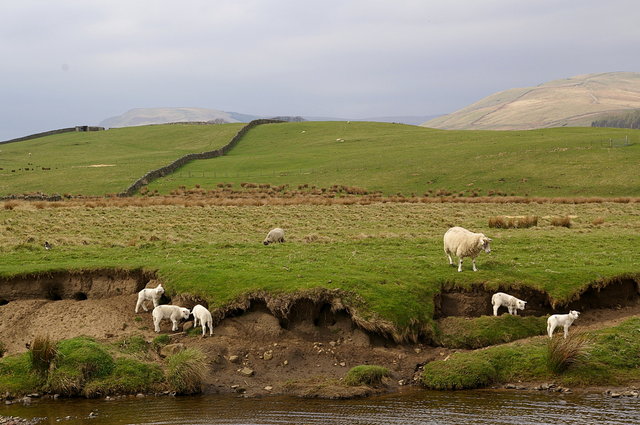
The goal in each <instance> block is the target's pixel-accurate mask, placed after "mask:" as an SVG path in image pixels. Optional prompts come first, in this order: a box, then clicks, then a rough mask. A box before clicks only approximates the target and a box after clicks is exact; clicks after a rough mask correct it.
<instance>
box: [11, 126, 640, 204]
mask: <svg viewBox="0 0 640 425" xmlns="http://www.w3.org/2000/svg"><path fill="white" fill-rule="evenodd" d="M242 126H243V124H222V125H188V124H181V125H153V126H142V127H129V128H122V129H111V130H107V131H100V132H90V133H84V132H73V133H66V134H59V135H54V136H48V137H43V138H39V139H34V140H30V141H24V142H20V143H12V144H8V145H6V146H3V147H2V152H0V196H6V195H10V194H20V193H25V192H35V191H40V192H44V193H48V194H53V193H59V194H64V193H70V194H84V195H104V194H107V193H119V192H121V191H123V190H124V189H125V188H126V187H128V186H129V185H130V184H132V183H133V182H134V181H135V180H137V179H138V178H140V177H142V176H143V175H145V174H146V173H147V172H148V171H151V170H153V169H157V168H159V167H161V166H164V165H167V164H169V163H170V162H173V161H174V160H176V159H178V158H179V157H181V156H183V155H185V154H187V153H193V152H203V151H209V150H214V149H218V148H220V147H222V146H223V145H225V144H226V143H227V142H229V140H230V139H231V138H232V137H233V136H234V135H235V134H236V133H237V132H238V131H239V130H240V128H242ZM620 141H622V143H620ZM639 159H640V131H639V130H627V129H610V128H554V129H542V130H531V131H446V130H435V129H429V128H423V127H418V126H410V125H401V124H387V123H370V122H351V123H347V122H310V121H307V122H300V123H282V124H266V125H261V126H258V127H255V128H253V129H252V130H250V131H249V132H248V133H247V134H246V135H245V136H244V138H243V139H242V140H241V141H240V143H239V144H238V145H237V146H236V147H235V148H233V149H232V150H231V151H230V152H229V153H228V154H227V155H225V156H222V157H219V158H214V159H208V160H197V161H195V162H191V163H189V164H187V165H185V166H184V167H182V168H181V169H179V170H178V171H177V172H175V173H173V174H170V175H168V176H166V177H164V178H163V179H160V180H156V181H154V182H152V183H151V184H150V185H149V189H151V190H156V189H157V190H158V191H159V192H160V193H170V192H171V191H172V190H174V189H176V188H178V187H180V186H186V187H188V188H192V187H194V186H195V185H200V186H201V187H203V188H212V187H216V186H217V185H218V184H219V183H222V182H225V183H232V184H233V185H234V187H236V188H239V187H240V185H241V183H243V182H252V183H270V184H272V185H282V184H288V185H290V186H291V187H295V186H297V185H304V184H308V185H315V186H317V187H324V188H327V187H330V186H332V185H348V186H352V187H354V186H355V187H358V188H363V189H366V190H369V191H380V192H382V193H384V194H385V195H394V194H397V193H398V192H400V193H402V194H404V195H410V194H412V193H414V194H416V195H423V194H425V193H429V194H430V195H431V196H436V195H437V194H438V193H441V194H442V193H455V194H461V195H466V196H475V195H480V196H484V195H490V194H497V195H502V194H506V195H511V194H514V195H520V196H524V195H530V196H605V197H611V196H639V195H640V177H639V176H638V173H637V172H636V168H637V167H636V165H637V163H638V160H639ZM474 194H475V195H474Z"/></svg>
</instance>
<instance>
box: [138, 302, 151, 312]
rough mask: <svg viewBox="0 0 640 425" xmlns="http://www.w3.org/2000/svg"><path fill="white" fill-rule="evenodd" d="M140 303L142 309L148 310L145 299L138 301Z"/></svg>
mask: <svg viewBox="0 0 640 425" xmlns="http://www.w3.org/2000/svg"><path fill="white" fill-rule="evenodd" d="M140 305H141V306H142V309H143V310H144V311H149V309H148V308H147V300H143V301H142V303H140Z"/></svg>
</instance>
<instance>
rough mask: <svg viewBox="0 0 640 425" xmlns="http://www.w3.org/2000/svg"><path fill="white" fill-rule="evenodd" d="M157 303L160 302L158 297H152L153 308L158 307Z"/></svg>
mask: <svg viewBox="0 0 640 425" xmlns="http://www.w3.org/2000/svg"><path fill="white" fill-rule="evenodd" d="M158 304H160V298H154V299H153V308H156V307H158Z"/></svg>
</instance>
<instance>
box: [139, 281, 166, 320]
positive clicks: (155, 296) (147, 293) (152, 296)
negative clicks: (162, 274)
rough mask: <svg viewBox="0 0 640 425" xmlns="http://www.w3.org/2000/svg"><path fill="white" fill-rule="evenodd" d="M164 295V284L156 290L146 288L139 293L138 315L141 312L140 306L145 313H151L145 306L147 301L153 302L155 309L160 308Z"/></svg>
mask: <svg viewBox="0 0 640 425" xmlns="http://www.w3.org/2000/svg"><path fill="white" fill-rule="evenodd" d="M162 294H164V288H163V287H162V284H159V285H158V286H156V287H155V288H144V289H143V290H141V291H140V292H138V302H137V303H136V313H137V312H138V310H140V306H142V309H143V310H144V311H149V310H148V309H147V306H146V305H144V303H145V301H153V308H156V307H158V304H160V298H161V297H162Z"/></svg>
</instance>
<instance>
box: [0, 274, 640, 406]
mask: <svg viewBox="0 0 640 425" xmlns="http://www.w3.org/2000/svg"><path fill="white" fill-rule="evenodd" d="M153 279H155V276H154V275H153V274H152V273H148V272H144V271H136V270H134V271H131V272H127V271H113V270H101V271H91V272H86V273H79V272H78V273H69V272H60V273H52V274H47V275H38V276H23V277H19V278H14V279H2V280H0V295H1V296H2V298H3V300H4V304H3V305H0V335H2V341H3V342H4V343H5V345H6V348H7V350H8V353H9V354H12V353H18V352H24V351H25V350H26V348H25V344H26V343H28V342H31V341H32V340H33V338H34V337H35V336H37V335H49V336H50V337H51V338H53V339H56V340H59V339H66V338H71V337H75V336H78V335H87V336H91V337H94V338H96V339H98V340H102V341H106V342H116V341H118V340H121V339H122V338H125V337H127V336H131V335H142V336H143V337H144V338H145V339H146V340H147V341H151V340H152V339H153V338H155V337H156V336H157V334H156V333H155V332H153V323H152V319H151V313H150V312H141V313H139V314H136V313H134V307H135V304H136V298H137V295H136V293H137V292H138V291H139V290H140V289H141V288H142V287H144V286H145V285H147V284H148V283H149V281H150V280H153ZM155 285H156V283H155V282H152V283H151V284H150V286H155ZM508 292H510V293H512V294H514V295H516V296H518V297H520V298H523V299H526V300H528V301H529V303H528V304H527V309H526V310H525V311H524V314H526V315H531V314H535V315H546V314H548V313H550V312H553V311H556V310H555V309H560V308H575V309H579V310H580V311H582V312H583V315H582V316H581V317H580V320H579V321H577V322H576V324H575V326H585V325H586V326H588V325H589V324H594V325H596V324H597V325H599V326H602V325H603V324H604V322H606V321H607V320H614V319H616V318H622V317H628V316H629V315H634V314H640V311H639V310H640V304H639V303H638V300H639V298H638V281H637V280H636V279H634V278H631V277H624V278H620V279H618V280H612V281H611V282H609V284H608V285H607V286H601V287H595V286H592V287H590V288H588V289H587V290H585V291H584V292H583V294H582V295H581V297H580V298H579V299H576V300H573V301H571V302H570V303H568V304H567V305H565V306H559V305H556V306H555V309H554V307H553V306H552V303H551V302H550V301H549V299H548V297H547V296H546V295H545V294H542V293H539V292H536V291H535V290H531V289H527V288H523V289H522V288H521V289H514V290H512V291H508ZM79 294H83V295H82V296H80V295H79ZM341 295H342V294H341V293H340V292H339V291H330V290H317V291H310V292H307V293H299V294H294V295H286V296H280V297H274V296H269V295H268V294H253V295H248V296H246V297H245V298H243V299H242V300H238V301H237V302H236V303H235V304H233V305H230V306H227V307H226V308H225V309H224V310H214V311H213V312H212V313H213V314H214V317H215V321H216V327H215V328H214V334H213V337H206V338H201V337H200V333H199V332H197V333H196V335H193V334H192V335H188V334H187V333H186V332H177V333H172V332H171V331H170V326H171V325H170V323H168V322H166V323H163V325H162V333H166V334H170V335H171V343H182V344H184V346H186V347H194V348H198V349H200V350H202V351H203V352H204V353H205V354H206V355H207V359H208V362H209V365H210V368H209V375H208V376H207V378H206V382H205V384H206V386H205V392H207V393H218V392H220V393H223V392H238V393H243V394H246V395H249V396H254V395H264V394H283V393H284V394H295V395H300V396H307V397H311V396H322V397H326V398H342V397H353V396H364V395H370V394H371V390H370V389H367V388H365V387H362V388H361V387H357V388H348V389H345V387H343V386H341V385H336V384H337V380H339V379H340V378H342V377H343V376H344V375H345V373H346V372H347V371H348V370H349V369H350V368H351V367H353V366H357V365H361V364H372V365H373V364H375V365H380V366H384V367H386V368H388V369H389V370H390V371H391V379H389V380H388V381H387V382H386V384H387V388H386V389H387V390H392V391H393V390H397V389H398V388H399V387H400V386H402V385H407V384H411V383H414V382H415V379H414V378H415V374H416V372H417V371H419V369H420V366H421V365H423V364H425V363H427V362H430V361H432V360H435V359H443V358H445V357H446V356H447V355H449V354H450V353H451V352H452V351H457V350H448V349H445V348H441V347H431V346H429V345H428V344H427V342H428V341H427V340H426V339H425V338H422V339H421V340H419V341H418V342H416V343H403V344H400V343H397V342H396V340H395V339H394V337H392V330H391V328H389V327H388V326H389V325H388V324H385V323H382V324H371V323H368V322H366V321H364V320H362V319H360V318H358V316H357V314H356V313H355V312H354V311H352V310H351V309H350V308H349V307H348V306H345V305H344V304H343V302H342V298H341ZM490 296H491V294H490V293H488V292H487V291H486V290H482V288H480V287H479V286H478V287H474V288H473V289H472V290H471V291H450V290H449V291H444V292H443V293H442V294H441V295H439V297H438V298H437V299H436V305H437V308H436V316H437V317H438V318H440V317H446V316H451V315H464V316H479V315H482V314H492V312H491V308H490ZM172 301H173V303H174V304H181V305H184V306H185V307H189V308H191V307H193V305H195V304H196V303H201V304H204V300H200V299H198V298H196V297H192V296H189V295H188V294H181V295H178V296H176V297H174V298H173V300H172ZM183 325H184V326H185V329H187V328H188V327H190V325H191V323H190V322H186V323H185V324H183ZM198 330H199V329H198ZM332 380H333V382H332Z"/></svg>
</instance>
